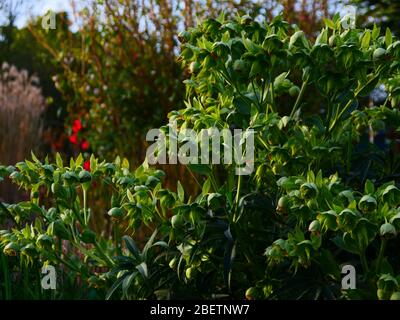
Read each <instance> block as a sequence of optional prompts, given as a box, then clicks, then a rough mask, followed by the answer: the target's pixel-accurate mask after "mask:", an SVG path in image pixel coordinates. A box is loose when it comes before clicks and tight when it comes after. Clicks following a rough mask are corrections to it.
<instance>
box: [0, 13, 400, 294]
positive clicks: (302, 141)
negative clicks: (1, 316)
mask: <svg viewBox="0 0 400 320" xmlns="http://www.w3.org/2000/svg"><path fill="white" fill-rule="evenodd" d="M179 38H180V39H181V41H182V52H181V62H182V64H183V66H184V67H186V68H188V69H189V71H190V72H191V76H190V78H189V79H187V80H186V81H185V84H186V89H187V92H186V101H185V104H186V107H185V108H184V109H181V110H177V111H173V112H171V113H170V115H169V118H170V121H171V122H174V121H175V122H176V123H177V126H178V128H190V129H192V130H194V131H196V132H200V131H201V130H202V129H207V128H210V127H216V128H217V129H219V130H222V129H228V130H231V131H233V130H234V129H238V128H240V129H242V130H247V129H252V130H254V133H255V134H254V145H255V152H254V156H255V159H254V172H253V173H252V174H251V175H249V176H237V175H235V167H234V166H233V165H226V164H220V165H215V164H214V165H211V164H191V165H188V166H187V170H188V171H189V173H191V174H193V173H197V175H196V176H195V175H193V177H194V179H196V182H197V183H198V184H199V187H200V189H201V192H199V193H198V194H193V192H192V191H191V190H185V189H184V188H183V187H182V185H181V184H180V183H179V182H178V183H177V188H176V190H170V189H167V188H164V187H163V181H165V180H164V175H165V174H164V173H163V172H162V171H160V170H156V169H153V168H150V167H149V165H148V163H147V161H145V162H144V163H143V165H142V166H140V167H139V168H137V169H136V170H132V169H130V167H129V163H128V161H127V160H122V161H121V160H120V158H117V159H116V160H115V161H114V162H113V163H106V162H100V161H98V159H96V158H95V157H93V156H92V158H91V159H90V170H88V168H83V166H84V161H83V158H82V157H81V156H80V157H78V159H76V160H71V162H70V164H69V166H66V165H64V163H63V162H62V160H61V158H60V157H57V159H56V163H50V162H49V161H47V160H46V161H45V162H44V163H42V162H40V161H39V160H38V159H36V158H35V157H33V161H28V160H27V161H25V162H22V163H19V164H17V165H16V167H15V168H14V167H0V177H3V178H6V177H8V176H9V177H10V178H11V179H12V181H13V182H14V183H16V184H17V185H19V186H20V187H21V188H23V189H25V190H28V191H30V192H31V199H30V201H26V202H23V203H19V204H6V203H2V204H1V206H0V207H1V211H0V212H1V215H2V218H3V219H4V220H6V219H8V220H10V219H11V222H12V225H13V226H12V228H8V229H5V230H3V231H1V232H0V239H1V240H0V241H1V246H2V249H3V253H4V255H3V256H2V260H1V261H3V263H2V266H3V270H5V271H4V274H5V275H6V276H7V275H9V273H10V271H9V270H10V269H9V266H10V263H14V264H15V260H13V259H18V261H21V262H22V265H24V263H25V265H29V266H31V268H32V266H37V267H38V266H42V265H43V264H54V265H57V266H58V268H59V269H61V268H64V269H63V270H64V273H63V276H64V277H66V278H67V279H68V276H69V275H71V276H70V278H73V277H75V278H74V279H73V280H75V279H76V277H79V279H81V280H82V281H83V282H82V283H83V284H82V288H84V290H82V291H83V292H84V293H83V294H86V296H90V297H94V298H123V299H142V298H146V299H149V298H153V299H154V298H162V299H173V298H204V299H219V298H234V299H241V298H247V299H360V298H368V299H398V298H399V296H400V286H399V284H400V267H399V266H400V255H399V251H398V250H397V248H398V245H399V238H398V234H399V231H400V211H399V205H400V189H399V169H400V161H399V160H400V159H399V153H398V152H397V151H398V148H399V145H398V142H397V141H398V136H397V135H398V133H397V130H398V128H399V127H400V113H399V110H398V103H399V101H400V100H399V93H400V89H399V88H400V85H399V84H400V82H399V67H400V41H398V40H397V39H396V38H395V37H394V36H392V34H391V32H390V30H386V32H385V35H381V31H380V29H379V28H378V27H377V26H375V27H374V28H373V29H372V30H368V29H366V30H360V29H344V28H343V26H342V23H341V21H340V18H339V16H338V15H335V16H334V17H333V19H332V20H326V26H325V27H324V28H323V29H322V30H321V32H320V34H319V35H318V37H317V38H316V40H315V41H310V40H309V39H308V38H307V37H306V36H305V34H304V33H303V32H302V31H301V30H298V28H296V27H295V26H291V25H289V24H288V23H287V22H285V21H283V20H282V18H281V17H280V16H278V17H276V18H275V19H273V20H272V21H271V22H270V23H266V22H263V23H260V22H258V21H256V20H254V19H252V18H251V17H250V16H241V17H238V18H237V19H236V20H226V19H225V17H224V15H221V16H219V17H218V18H217V19H208V20H206V21H204V22H203V23H202V24H200V25H199V26H198V27H196V28H192V29H189V30H187V31H185V32H183V33H182V34H181V35H180V37H179ZM378 85H384V87H385V90H386V91H387V96H386V98H385V101H382V102H381V103H377V105H374V104H373V103H371V101H370V99H369V95H370V93H371V92H372V91H373V90H374V89H375V88H376V87H377V86H378ZM161 130H164V131H167V130H168V127H167V126H165V127H163V128H161ZM382 137H383V138H382ZM220 156H221V159H222V157H223V152H222V151H221V154H220ZM198 163H201V162H200V161H199V162H198ZM221 163H223V162H222V161H221ZM94 184H97V185H101V186H102V187H103V188H104V195H105V197H106V198H107V199H109V200H110V202H109V210H108V212H107V213H105V212H103V214H104V215H105V216H106V217H107V219H109V222H110V224H111V225H112V229H113V230H114V234H113V237H107V236H105V235H104V233H100V232H99V230H94V229H92V227H93V225H94V222H95V216H94V212H95V204H93V203H91V202H90V193H91V187H92V186H93V185H94ZM40 193H41V194H45V195H46V196H44V197H38V195H39V194H40ZM63 245H65V246H66V245H68V246H71V247H72V248H73V250H72V249H71V250H70V251H68V253H66V252H65V248H64V247H65V246H64V247H63ZM4 261H5V262H4ZM345 264H351V265H353V266H354V267H355V269H356V271H357V275H356V280H357V281H356V284H357V285H356V289H349V290H342V288H341V273H340V272H341V265H345ZM15 266H16V264H15ZM17 269H18V268H17ZM7 270H8V271H7ZM7 283H8V284H10V281H9V278H8V280H7ZM10 290H11V291H10ZM93 290H94V291H93ZM3 292H4V293H3ZM12 292H13V291H12V287H11V288H10V285H8V286H7V288H4V290H3V291H2V293H1V294H2V296H5V297H9V296H10V294H12Z"/></svg>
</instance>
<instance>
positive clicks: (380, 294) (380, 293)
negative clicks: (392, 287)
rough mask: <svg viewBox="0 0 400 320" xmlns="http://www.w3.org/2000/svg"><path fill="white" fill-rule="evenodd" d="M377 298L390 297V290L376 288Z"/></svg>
mask: <svg viewBox="0 0 400 320" xmlns="http://www.w3.org/2000/svg"><path fill="white" fill-rule="evenodd" d="M376 295H377V296H378V299H379V300H388V299H389V298H390V291H386V290H384V289H378V290H377V292H376Z"/></svg>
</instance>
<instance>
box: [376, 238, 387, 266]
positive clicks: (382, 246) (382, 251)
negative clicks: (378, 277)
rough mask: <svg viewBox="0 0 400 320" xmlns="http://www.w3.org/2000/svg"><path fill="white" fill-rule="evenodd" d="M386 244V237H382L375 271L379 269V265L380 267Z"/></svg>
mask: <svg viewBox="0 0 400 320" xmlns="http://www.w3.org/2000/svg"><path fill="white" fill-rule="evenodd" d="M386 244H387V240H386V239H382V240H381V246H380V248H379V254H378V259H377V261H376V271H377V272H379V271H380V270H381V267H382V260H383V256H384V254H385V250H386Z"/></svg>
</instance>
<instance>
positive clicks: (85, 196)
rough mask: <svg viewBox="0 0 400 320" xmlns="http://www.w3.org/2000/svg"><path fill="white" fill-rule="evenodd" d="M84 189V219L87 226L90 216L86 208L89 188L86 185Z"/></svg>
mask: <svg viewBox="0 0 400 320" xmlns="http://www.w3.org/2000/svg"><path fill="white" fill-rule="evenodd" d="M82 189H83V219H84V221H85V226H87V225H88V223H89V221H88V216H87V210H86V205H87V190H86V188H85V187H83V188H82Z"/></svg>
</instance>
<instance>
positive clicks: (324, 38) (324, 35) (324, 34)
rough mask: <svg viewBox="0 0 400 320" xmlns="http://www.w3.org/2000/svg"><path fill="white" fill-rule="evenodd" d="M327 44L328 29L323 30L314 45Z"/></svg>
mask: <svg viewBox="0 0 400 320" xmlns="http://www.w3.org/2000/svg"><path fill="white" fill-rule="evenodd" d="M327 43H328V29H323V30H322V32H321V33H320V34H319V35H318V37H317V39H316V40H315V44H316V45H320V44H327Z"/></svg>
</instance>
